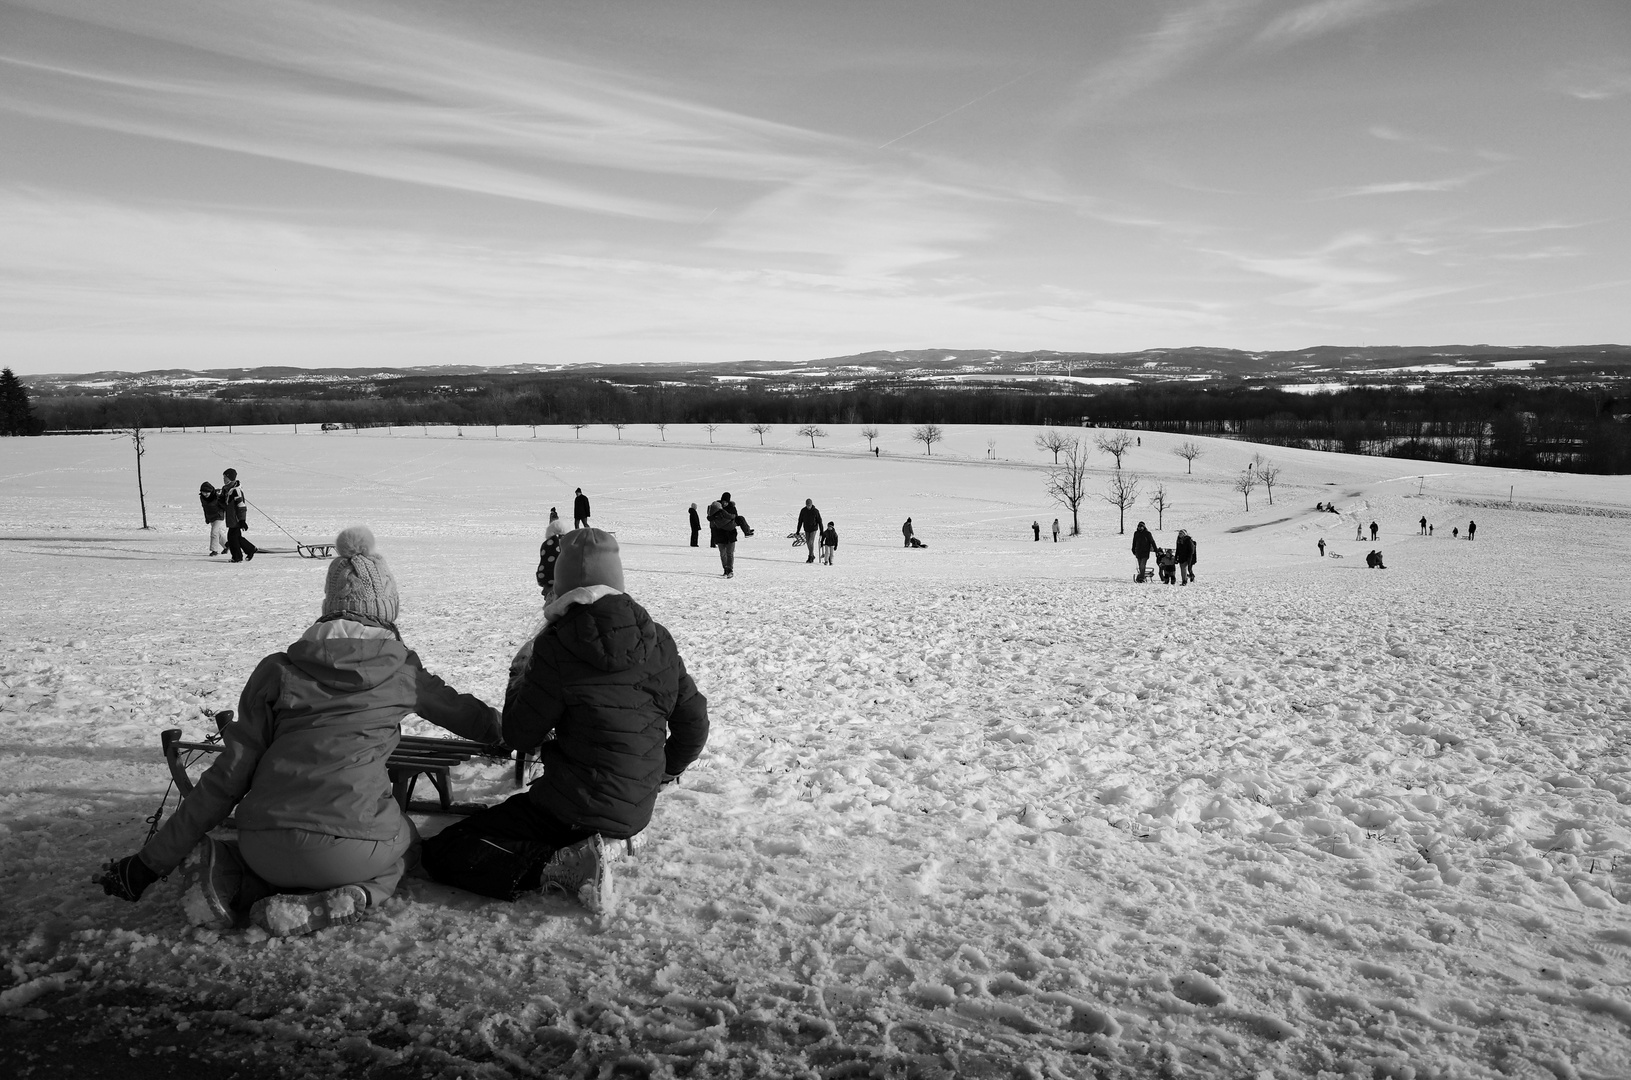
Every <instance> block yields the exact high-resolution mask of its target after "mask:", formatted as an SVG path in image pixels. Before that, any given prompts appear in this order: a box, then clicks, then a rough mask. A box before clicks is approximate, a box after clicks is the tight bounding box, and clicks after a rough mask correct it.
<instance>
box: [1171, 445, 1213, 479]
mask: <svg viewBox="0 0 1631 1080" xmlns="http://www.w3.org/2000/svg"><path fill="white" fill-rule="evenodd" d="M1173 453H1174V454H1177V455H1178V456H1179V457H1181V458H1183V459H1184V460H1185V461H1187V462H1188V463H1189V469H1188V470H1187V471H1188V472H1191V473H1193V472H1194V471H1195V459H1196V458H1198V457H1200V456H1201V455H1202V454H1204V453H1206V451H1205V450H1202V449H1201V448H1200V447H1198V446H1196V445H1195V444H1194V443H1192V442H1186V443H1183V444H1181V445H1180V446H1179V447H1178V449H1176V450H1174V451H1173Z"/></svg>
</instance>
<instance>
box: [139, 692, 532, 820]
mask: <svg viewBox="0 0 1631 1080" xmlns="http://www.w3.org/2000/svg"><path fill="white" fill-rule="evenodd" d="M231 720H232V711H231V710H230V709H228V710H223V711H221V712H218V713H216V714H215V723H216V726H217V727H224V726H225V725H226V724H228V723H230V722H231ZM181 736H182V731H181V729H180V728H169V729H167V730H165V731H161V732H160V733H159V745H160V746H161V747H162V748H163V750H164V761H165V764H166V765H168V766H169V767H170V777H171V779H173V780H174V781H175V784H176V790H177V791H178V792H180V793H181V797H182V798H183V799H185V798H186V797H187V796H188V795H189V794H191V793H192V790H193V779H192V777H191V775H189V774H188V772H187V770H188V769H189V768H192V767H193V766H195V765H197V764H198V763H199V762H200V761H201V760H203V758H204V757H206V756H207V755H209V754H218V753H220V752H221V749H222V742H221V735H220V734H219V733H218V734H215V735H210V736H206V737H205V739H204V740H203V741H202V742H190V741H187V740H185V739H183V738H182V737H181ZM511 756H513V755H512V753H511V752H509V751H506V752H504V753H503V754H502V755H499V754H497V753H495V752H494V750H493V748H492V747H490V746H487V745H486V744H484V743H478V742H472V741H470V740H469V739H436V738H425V737H423V736H419V735H404V736H402V739H401V741H400V742H399V743H397V747H396V749H395V750H394V751H392V753H391V756H390V757H389V758H388V759H387V760H386V762H385V771H386V774H387V775H388V776H389V777H390V778H391V796H392V798H394V799H396V801H397V805H398V806H400V807H402V809H403V810H404V811H410V810H411V811H415V812H418V813H425V814H473V813H475V812H476V811H477V810H479V809H481V807H479V806H472V805H468V804H463V803H456V802H454V801H453V792H452V788H451V786H450V784H449V780H448V770H449V769H451V768H452V767H453V766H455V765H462V764H464V763H465V762H466V761H469V760H470V759H471V758H473V757H485V758H489V759H492V760H503V761H508V760H509V759H510V758H511ZM525 769H526V764H525V758H524V756H523V757H522V758H521V759H519V760H517V761H516V768H515V777H516V784H517V786H519V785H520V783H521V781H522V779H523V777H524V776H525ZM421 776H424V777H426V778H428V779H429V780H430V783H431V786H432V787H433V788H435V789H436V800H435V801H430V800H426V799H420V800H415V799H414V797H413V789H414V787H415V786H416V785H417V784H418V782H419V778H420V777H421Z"/></svg>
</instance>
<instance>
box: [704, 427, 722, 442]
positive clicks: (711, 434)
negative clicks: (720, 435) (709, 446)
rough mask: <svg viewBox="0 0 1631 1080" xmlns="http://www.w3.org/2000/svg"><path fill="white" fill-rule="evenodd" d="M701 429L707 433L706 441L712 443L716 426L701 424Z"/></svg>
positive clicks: (716, 429)
mask: <svg viewBox="0 0 1631 1080" xmlns="http://www.w3.org/2000/svg"><path fill="white" fill-rule="evenodd" d="M702 429H703V430H704V431H706V432H707V433H708V441H709V442H710V443H711V442H713V441H714V432H716V431H718V430H719V425H718V424H703V425H702Z"/></svg>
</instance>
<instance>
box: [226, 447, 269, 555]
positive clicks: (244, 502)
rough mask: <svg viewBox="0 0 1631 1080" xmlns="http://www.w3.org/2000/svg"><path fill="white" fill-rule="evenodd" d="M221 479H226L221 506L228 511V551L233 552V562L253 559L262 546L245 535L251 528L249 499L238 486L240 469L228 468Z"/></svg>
mask: <svg viewBox="0 0 1631 1080" xmlns="http://www.w3.org/2000/svg"><path fill="white" fill-rule="evenodd" d="M221 479H223V480H225V481H226V483H225V484H223V485H222V486H221V506H222V508H223V510H224V511H225V513H226V522H227V551H228V552H230V553H231V555H232V561H233V562H243V561H245V560H246V559H253V558H254V557H255V553H256V552H258V551H260V548H257V547H256V546H255V545H254V544H252V543H250V542H249V538H248V537H247V536H245V535H244V533H245V532H246V531H247V530H248V529H249V500H248V499H246V498H244V490H243V488H242V487H239V486H238V470H237V469H227V470H226V471H224V472H223V473H221Z"/></svg>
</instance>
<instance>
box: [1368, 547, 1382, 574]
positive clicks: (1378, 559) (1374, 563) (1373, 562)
mask: <svg viewBox="0 0 1631 1080" xmlns="http://www.w3.org/2000/svg"><path fill="white" fill-rule="evenodd" d="M1365 565H1366V566H1368V567H1370V568H1371V569H1372V570H1386V569H1387V567H1385V566H1383V565H1382V553H1381V552H1380V551H1376V550H1375V549H1372V550H1371V553H1370V554H1369V555H1366V556H1365Z"/></svg>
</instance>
